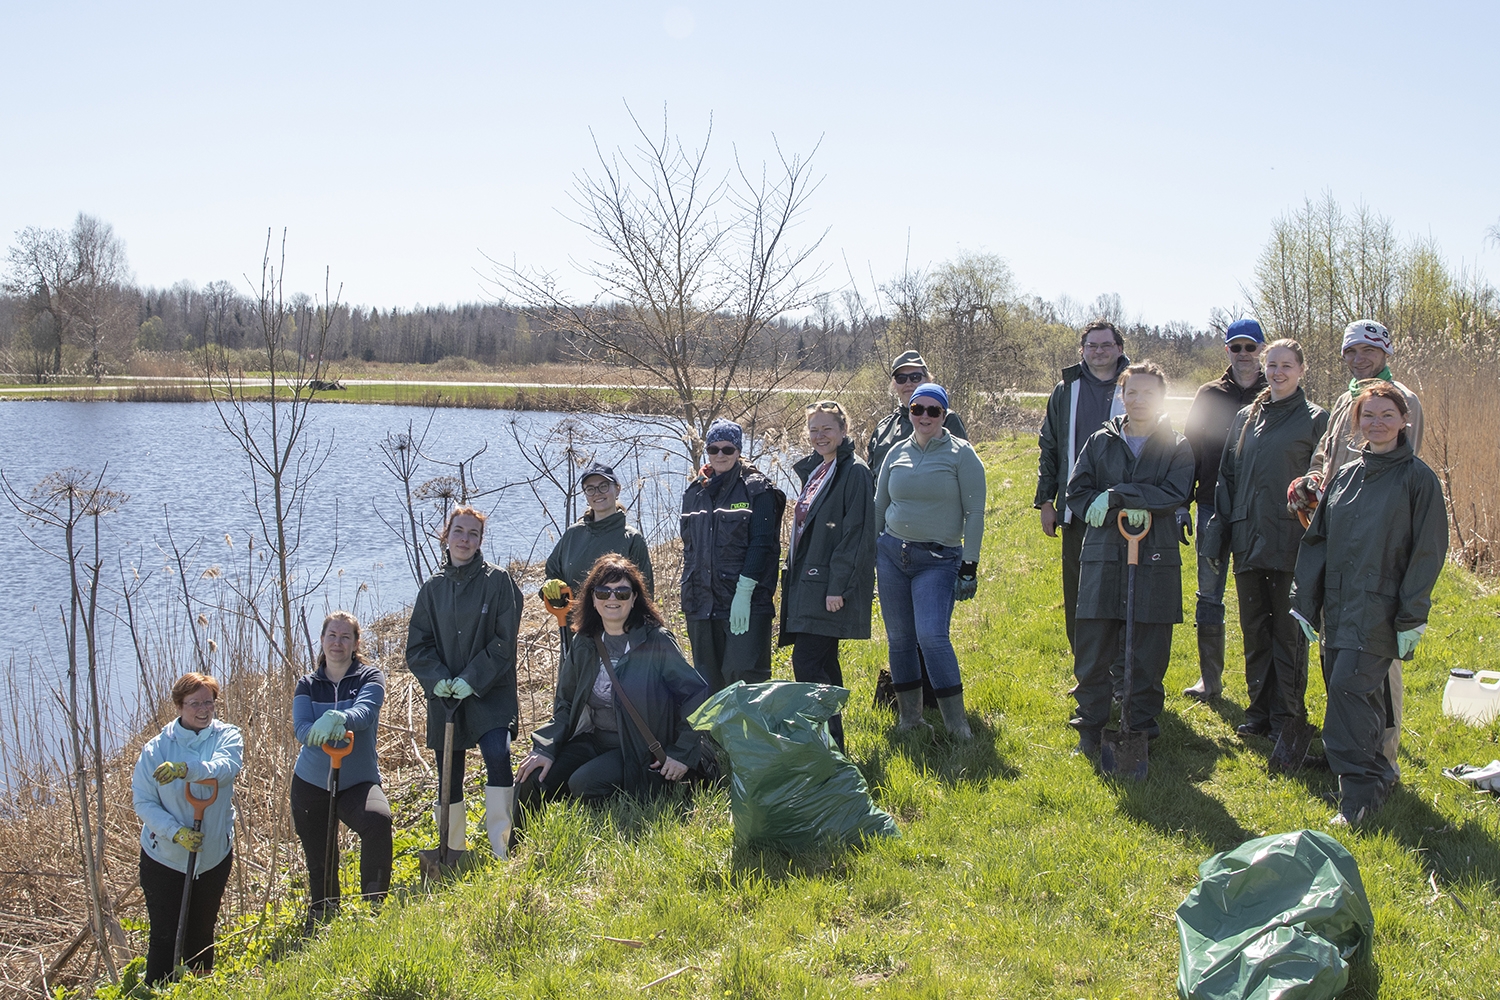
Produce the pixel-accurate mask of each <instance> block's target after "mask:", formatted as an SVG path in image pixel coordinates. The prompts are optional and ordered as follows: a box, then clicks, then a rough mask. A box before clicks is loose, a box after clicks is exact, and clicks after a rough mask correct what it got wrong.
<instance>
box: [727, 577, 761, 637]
mask: <svg viewBox="0 0 1500 1000" xmlns="http://www.w3.org/2000/svg"><path fill="white" fill-rule="evenodd" d="M754 592H755V579H754V578H753V577H748V576H742V577H740V582H739V583H737V584H735V585H734V600H733V601H731V602H729V632H730V634H731V635H744V634H745V633H746V632H748V631H750V595H751V594H753V593H754Z"/></svg>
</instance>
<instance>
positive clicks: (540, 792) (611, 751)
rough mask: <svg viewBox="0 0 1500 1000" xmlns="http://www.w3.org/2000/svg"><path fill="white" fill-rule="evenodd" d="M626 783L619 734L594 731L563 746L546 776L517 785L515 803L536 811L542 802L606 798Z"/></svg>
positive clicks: (532, 776) (576, 737)
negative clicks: (561, 798) (547, 800)
mask: <svg viewBox="0 0 1500 1000" xmlns="http://www.w3.org/2000/svg"><path fill="white" fill-rule="evenodd" d="M624 783H625V758H624V756H623V755H622V753H621V751H620V734H619V733H618V732H600V731H598V730H595V731H594V732H591V733H584V734H583V735H581V736H575V737H573V738H572V739H570V740H568V742H566V743H564V744H563V745H562V748H561V749H560V750H558V751H557V757H556V758H554V759H553V761H552V766H551V767H549V768H548V769H547V777H545V778H541V779H538V778H537V776H536V775H535V774H534V773H533V774H532V775H531V776H530V777H528V778H527V779H526V780H525V781H523V782H521V784H519V785H517V786H516V800H517V801H518V802H520V803H521V804H522V805H523V806H526V807H527V808H528V809H534V808H536V806H537V805H538V804H540V803H541V801H542V800H543V799H552V798H557V797H558V796H560V795H564V794H566V795H571V796H572V797H574V798H577V799H590V800H598V799H607V798H609V797H610V796H611V795H613V794H614V793H615V792H618V791H619V790H620V786H621V785H623V784H624Z"/></svg>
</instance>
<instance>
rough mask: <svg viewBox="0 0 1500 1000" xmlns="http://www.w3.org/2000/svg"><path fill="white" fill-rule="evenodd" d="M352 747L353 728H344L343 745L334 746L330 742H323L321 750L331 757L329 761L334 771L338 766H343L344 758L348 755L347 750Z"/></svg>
mask: <svg viewBox="0 0 1500 1000" xmlns="http://www.w3.org/2000/svg"><path fill="white" fill-rule="evenodd" d="M353 749H354V730H352V729H346V730H344V745H343V746H341V747H336V746H334V745H333V744H332V743H324V744H323V752H324V753H326V754H327V755H328V756H329V757H331V758H332V760H331V762H330V763H331V764H332V766H333V769H334V770H335V771H337V770H338V769H339V768H340V767H342V766H343V763H344V758H345V757H347V756H349V751H350V750H353Z"/></svg>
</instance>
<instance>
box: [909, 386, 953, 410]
mask: <svg viewBox="0 0 1500 1000" xmlns="http://www.w3.org/2000/svg"><path fill="white" fill-rule="evenodd" d="M918 396H926V397H927V398H929V399H935V400H937V402H938V405H939V406H941V407H942V408H943V409H945V410H946V409H947V408H948V390H946V389H944V388H943V387H942V386H940V385H938V384H937V383H936V382H923V383H922V384H921V385H919V386H917V391H916V392H914V393H912V394H911V402H910V403H907V405H908V406H910V405H911V403H915V402H916V401H917V397H918Z"/></svg>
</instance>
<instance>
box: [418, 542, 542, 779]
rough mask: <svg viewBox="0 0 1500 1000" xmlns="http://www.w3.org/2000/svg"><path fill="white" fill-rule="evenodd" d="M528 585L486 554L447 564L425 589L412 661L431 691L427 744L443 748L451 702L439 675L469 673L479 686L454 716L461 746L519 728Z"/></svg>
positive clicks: (457, 744)
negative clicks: (436, 689)
mask: <svg viewBox="0 0 1500 1000" xmlns="http://www.w3.org/2000/svg"><path fill="white" fill-rule="evenodd" d="M520 628H521V590H520V588H519V587H517V586H516V584H515V581H513V580H512V579H511V578H510V574H509V573H507V572H506V571H505V570H503V569H501V568H500V567H499V566H492V565H490V564H489V563H487V562H485V561H484V553H483V552H476V553H474V558H473V559H471V560H469V561H468V562H467V563H465V564H464V565H462V566H455V565H453V564H452V563H451V562H449V561H448V559H447V557H446V556H445V557H444V558H443V565H442V567H441V568H440V569H439V570H438V571H437V572H436V573H434V574H433V575H432V576H431V578H429V579H428V581H427V582H426V583H424V584H422V589H421V590H419V591H417V602H416V606H415V607H413V608H412V612H411V625H410V626H409V627H408V629H407V633H406V667H407V669H408V670H410V671H411V672H412V674H413V675H414V676H415V677H416V678H417V681H418V682H419V683H421V685H422V690H423V691H425V692H427V746H428V747H429V748H431V749H433V750H441V749H442V747H443V706H442V704H441V703H440V702H439V701H438V699H436V698H434V697H433V696H432V688H433V685H435V684H436V683H437V682H438V681H440V680H444V679H448V678H453V677H462V678H463V679H464V680H465V681H467V682H468V684H469V686H470V687H472V688H473V689H474V696H473V697H471V698H465V699H464V700H463V701H462V702H461V703H460V705H459V709H458V712H457V714H456V715H455V716H454V722H455V723H456V725H455V727H454V733H453V738H454V746H455V747H457V748H460V749H464V750H467V749H468V748H469V747H473V746H477V745H478V744H479V737H481V736H483V735H484V734H485V733H487V732H489V731H490V730H492V729H499V728H500V727H501V726H504V727H506V728H507V729H509V730H510V732H511V735H512V736H514V735H515V733H516V721H517V719H516V717H517V714H518V704H517V701H516V637H517V635H518V634H519V632H520Z"/></svg>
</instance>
